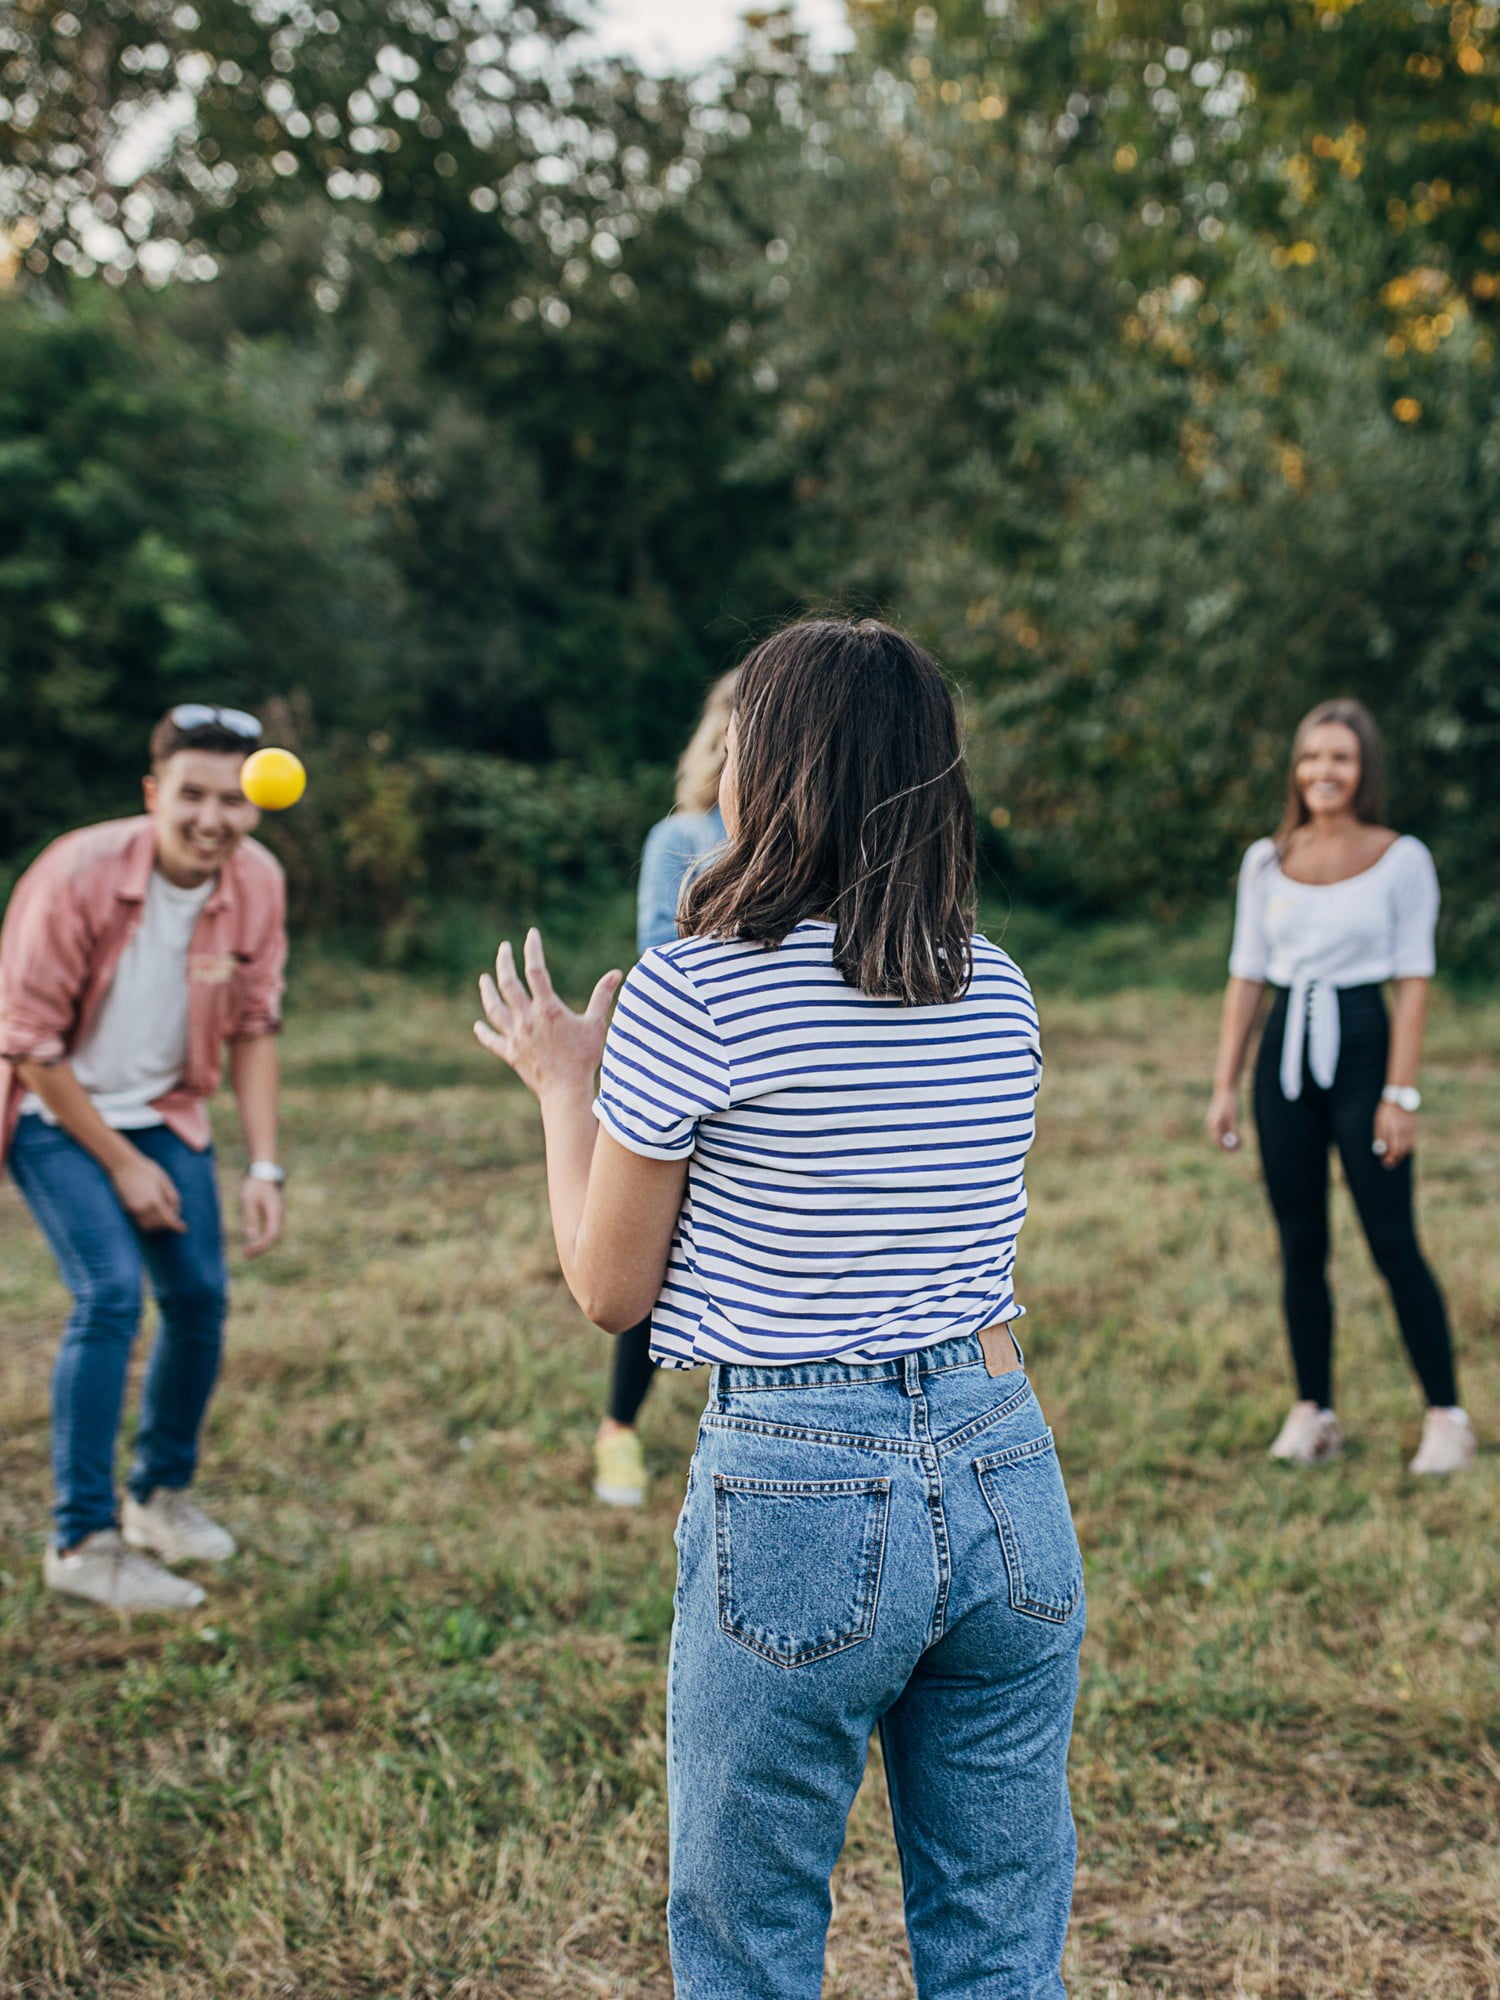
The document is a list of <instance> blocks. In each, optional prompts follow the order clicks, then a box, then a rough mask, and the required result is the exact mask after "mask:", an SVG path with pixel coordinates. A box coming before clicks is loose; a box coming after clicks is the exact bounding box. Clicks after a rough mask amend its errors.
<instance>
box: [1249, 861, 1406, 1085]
mask: <svg viewBox="0 0 1500 2000" xmlns="http://www.w3.org/2000/svg"><path fill="white" fill-rule="evenodd" d="M1437 913H1438V879H1437V870H1436V869H1435V868H1434V867H1433V865H1432V856H1431V855H1430V854H1429V853H1428V851H1427V849H1426V848H1425V847H1424V846H1423V845H1422V843H1421V841H1420V840H1415V839H1413V838H1412V836H1411V835H1410V834H1402V835H1401V836H1400V838H1399V839H1397V840H1394V841H1393V842H1392V843H1391V845H1390V846H1389V847H1388V848H1387V849H1386V851H1385V853H1384V854H1382V855H1381V857H1380V859H1379V860H1378V861H1377V862H1375V864H1374V865H1373V866H1372V867H1369V868H1366V869H1364V870H1363V871H1362V872H1361V873H1360V874H1358V875H1350V876H1347V877H1346V878H1345V879H1344V880H1343V881H1342V882H1294V881H1293V880H1292V878H1291V877H1290V876H1289V875H1284V874H1283V873H1282V871H1281V863H1280V861H1279V860H1278V859H1277V855H1276V843H1275V842H1274V841H1273V840H1257V841H1256V843H1255V845H1254V846H1253V847H1252V848H1251V849H1250V850H1249V852H1248V853H1247V854H1246V856H1245V858H1244V860H1243V861H1242V862H1241V864H1240V886H1239V894H1238V898H1237V900H1236V903H1235V912H1234V944H1233V947H1232V948H1231V950H1230V954H1229V971H1230V976H1231V977H1232V978H1234V979H1260V980H1269V981H1270V982H1271V984H1272V985H1273V986H1285V987H1286V988H1287V989H1288V995H1289V997H1288V999H1287V1009H1286V1034H1285V1037H1284V1039H1283V1041H1282V1045H1281V1088H1282V1092H1283V1094H1284V1095H1285V1096H1286V1097H1288V1098H1296V1097H1300V1096H1301V1095H1302V1052H1303V1048H1304V1046H1305V1047H1306V1050H1307V1066H1308V1069H1309V1070H1310V1071H1311V1073H1312V1077H1313V1081H1314V1082H1315V1083H1318V1084H1320V1085H1321V1086H1322V1087H1323V1089H1325V1090H1326V1089H1327V1088H1328V1087H1329V1085H1330V1084H1331V1083H1332V1082H1333V1073H1334V1070H1335V1069H1336V1068H1337V1067H1338V1059H1339V1003H1338V992H1339V988H1340V987H1341V986H1378V985H1379V984H1381V982H1382V981H1384V980H1387V979H1430V978H1431V977H1432V975H1433V971H1434V969H1435V966H1436V959H1435V956H1434V952H1433V933H1434V931H1435V929H1436V927H1437Z"/></svg>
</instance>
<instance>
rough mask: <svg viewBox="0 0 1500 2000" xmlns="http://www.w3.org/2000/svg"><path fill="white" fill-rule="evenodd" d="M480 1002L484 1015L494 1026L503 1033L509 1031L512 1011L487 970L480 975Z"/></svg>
mask: <svg viewBox="0 0 1500 2000" xmlns="http://www.w3.org/2000/svg"><path fill="white" fill-rule="evenodd" d="M479 1004H480V1006H481V1007H483V1009H484V1017H485V1019H486V1020H487V1021H488V1022H489V1024H490V1026H491V1027H492V1028H498V1029H499V1030H500V1032H501V1034H505V1033H507V1032H508V1031H509V1028H510V1024H511V1011H510V1009H509V1007H507V1006H506V1004H505V1002H504V1001H503V1000H502V999H501V998H500V995H499V993H498V992H497V991H496V990H495V982H494V980H493V979H491V978H490V975H489V974H488V973H487V972H484V973H481V974H480V976H479Z"/></svg>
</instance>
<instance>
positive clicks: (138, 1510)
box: [121, 1486, 234, 1563]
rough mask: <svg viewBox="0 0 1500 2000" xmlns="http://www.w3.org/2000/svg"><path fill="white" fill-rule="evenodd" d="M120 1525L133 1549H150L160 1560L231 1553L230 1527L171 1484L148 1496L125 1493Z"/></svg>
mask: <svg viewBox="0 0 1500 2000" xmlns="http://www.w3.org/2000/svg"><path fill="white" fill-rule="evenodd" d="M121 1525H122V1527H123V1529H124V1534H125V1539H126V1541H127V1542H129V1544H130V1546H131V1547H132V1548H133V1549H149V1550H150V1551H151V1553H152V1555H154V1556H160V1557H161V1559H162V1561H163V1562H169V1563H178V1562H205V1563H221V1562H228V1560H229V1558H230V1557H231V1556H232V1555H233V1554H234V1536H233V1535H231V1534H230V1532H229V1530H228V1529H227V1528H221V1527H220V1526H219V1524H218V1522H217V1521H211V1520H210V1519H209V1518H208V1516H207V1514H205V1513H204V1511H203V1509H202V1508H201V1507H200V1506H199V1505H198V1504H197V1502H196V1501H193V1500H190V1499H189V1498H188V1496H187V1494H186V1493H185V1492H182V1491H179V1490H177V1489H174V1488H173V1487H170V1486H158V1487H157V1489H156V1491H155V1492H154V1493H153V1494H152V1495H151V1498H150V1499H149V1500H132V1499H131V1497H130V1495H129V1494H128V1493H127V1494H126V1496H125V1515H124V1520H123V1522H122V1523H121Z"/></svg>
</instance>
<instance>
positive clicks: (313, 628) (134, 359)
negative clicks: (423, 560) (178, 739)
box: [0, 299, 388, 853]
mask: <svg viewBox="0 0 1500 2000" xmlns="http://www.w3.org/2000/svg"><path fill="white" fill-rule="evenodd" d="M387 594H388V583H387V579H386V577H385V575H384V573H383V572H382V570H381V568H380V566H379V564H378V563H377V562H376V561H375V559H374V557H373V555H372V553H371V551H370V550H369V548H368V545H367V540H366V537H365V535H364V532H363V529H362V526H361V524H360V522H359V521H358V519H357V518H356V517H355V516H353V515H352V514H351V512H350V510H349V508H348V506H347V503H346V501H345V499H344V497H343V495H342V493H341V492H340V491H339V490H338V488H337V486H336V484H335V483H334V482H333V481H332V480H330V479H329V478H327V477H325V476H324V474H323V471H322V469H321V468H320V466H319V465H318V463H317V461H316V459H315V457H313V456H312V455H311V454H309V452H308V451H307V449H306V448H305V446H304V445H303V443H302V442H301V441H300V440H299V438H298V437H297V436H296V434H295V433H294V432H293V431H292V430H291V429H290V428H289V426H288V425H287V424H286V423H285V421H284V420H278V419H277V418H276V417H274V416H273V415H271V414H270V413H269V412H268V411H267V410H266V409H265V408H264V407H263V406H262V405H261V403H260V402H259V401H258V400H257V397H256V395H255V394H254V393H253V390H252V389H251V387H250V386H248V385H247V384H246V383H244V382H242V381H240V380H238V379H237V378H236V376H235V374H234V372H233V371H232V370H231V371H228V372H226V371H223V370H217V369H211V368H208V367H205V366H204V365H203V364H202V363H201V362H199V361H198V360H197V359H196V358H195V357H194V356H192V355H191V354H189V353H187V352H185V351H184V350H183V349H182V348H180V347H179V346H178V345H177V344H176V343H175V342H174V341H172V340H171V339H170V338H169V337H168V336H167V335H166V334H165V333H164V332H163V331H162V330H161V329H160V328H158V327H155V326H153V325H152V324H151V322H150V320H149V317H148V318H145V319H140V318H137V319H132V318H130V317H129V316H127V315H126V313H125V312H124V311H122V310H121V309H120V308H119V307H117V306H113V305H108V304H105V303H104V302H102V301H94V302H90V303H89V304H88V305H87V306H84V307H82V308H81V309H80V310H79V311H77V312H76V313H73V314H70V315H67V316H64V317H58V316H55V315H49V314H46V313H44V312H40V311H38V310H37V309H36V308H35V307H33V306H31V305H29V304H28V303H26V302H25V301H24V300H16V299H10V300H0V851H4V852H7V853H14V852H15V851H16V850H17V849H18V848H25V847H26V846H28V845H30V844H33V843H35V842H36V841H37V840H38V839H39V838H40V837H41V836H42V835H44V834H46V833H48V832H52V831H56V830H57V829H58V828H59V827H61V826H63V825H66V824H69V823H74V822H77V821H80V820H86V819H97V818H102V817H105V816H107V814H108V813H109V812H111V811H119V810H129V809H130V807H131V803H132V799H133V797H135V796H137V795H136V794H135V792H134V782H135V780H137V779H138V778H139V775H140V773H141V771H142V769H143V768H144V762H145V745H146V737H147V735H148V733H149V730H150V727H151V724H152V723H153V722H154V721H155V720H156V718H157V716H158V715H160V713H161V712H162V710H163V709H165V708H166V707H167V706H168V705H169V704H170V703H171V702H173V701H174V700H182V699H197V700H202V699H204V698H205V697H209V698H214V699H219V700H224V701H230V702H234V701H240V702H246V701H250V702H254V701H257V700H259V699H260V697H261V696H262V693H263V691H264V690H265V688H266V687H267V685H268V684H269V685H271V686H277V685H282V686H288V685H290V686H297V685H304V686H305V685H308V684H316V685H317V686H318V688H319V690H320V697H321V698H322V699H324V700H326V701H327V702H328V703H329V705H330V706H338V707H340V708H342V709H344V710H346V711H349V712H355V711H357V710H358V708H359V705H360V703H361V702H362V701H363V700H364V699H366V698H367V692H368V690H369V688H370V685H371V683H372V682H378V680H379V678H380V672H381V663H382V658H383V655H382V648H381V642H380V630H379V623H378V621H379V619H380V617H381V613H382V609H383V605H384V602H385V599H386V597H387Z"/></svg>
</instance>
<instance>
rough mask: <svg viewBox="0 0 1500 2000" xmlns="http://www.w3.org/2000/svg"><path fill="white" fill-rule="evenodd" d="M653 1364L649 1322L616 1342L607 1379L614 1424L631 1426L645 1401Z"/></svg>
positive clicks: (645, 1322) (652, 1372) (630, 1330)
mask: <svg viewBox="0 0 1500 2000" xmlns="http://www.w3.org/2000/svg"><path fill="white" fill-rule="evenodd" d="M655 1373H656V1363H655V1362H654V1361H653V1360H652V1359H651V1322H650V1320H649V1319H643V1320H642V1321H641V1323H640V1325H639V1326H633V1327H631V1328H630V1329H629V1331H628V1332H626V1333H622V1334H618V1335H617V1336H616V1338H615V1359H614V1367H613V1369H612V1370H611V1372H610V1378H609V1414H610V1415H611V1417H613V1419H614V1420H615V1422H616V1423H617V1424H633V1423H634V1422H635V1420H636V1417H637V1415H638V1414H639V1412H640V1407H641V1405H642V1403H644V1402H645V1400H646V1391H647V1390H648V1389H649V1388H650V1387H651V1378H652V1376H653V1375H654V1374H655Z"/></svg>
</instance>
